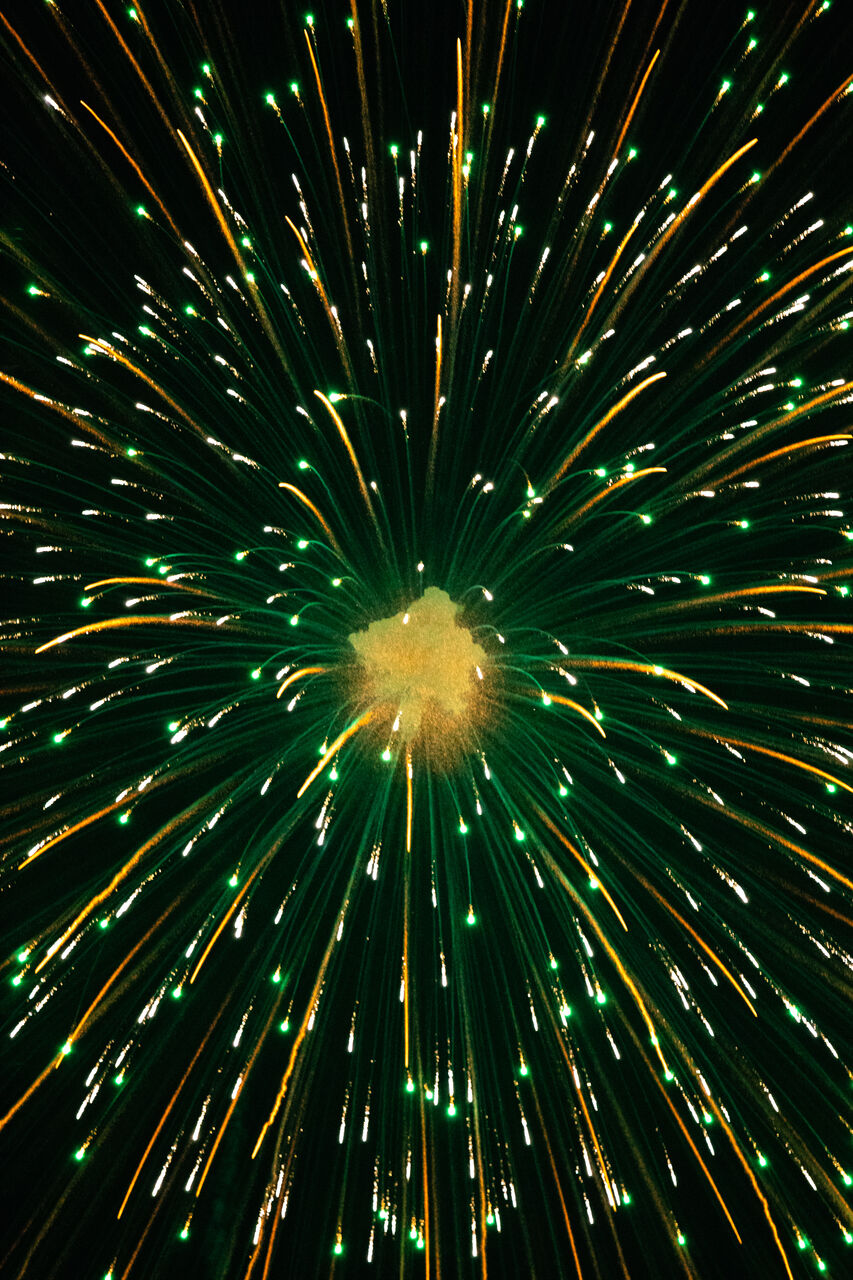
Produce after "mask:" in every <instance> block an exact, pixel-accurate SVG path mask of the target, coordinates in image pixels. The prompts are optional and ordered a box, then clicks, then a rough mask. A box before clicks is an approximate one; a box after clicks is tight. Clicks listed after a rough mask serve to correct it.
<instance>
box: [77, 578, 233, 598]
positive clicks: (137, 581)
mask: <svg viewBox="0 0 853 1280" xmlns="http://www.w3.org/2000/svg"><path fill="white" fill-rule="evenodd" d="M112 586H128V587H130V586H154V587H172V589H173V590H174V591H187V592H189V593H190V595H194V596H204V597H205V598H206V599H208V600H211V599H216V598H217V597H216V596H215V595H214V593H213V592H212V591H205V590H203V588H202V587H190V586H187V584H186V583H185V582H170V581H169V579H168V578H101V579H100V581H99V582H87V583H86V586H85V587H84V588H83V590H84V591H97V590H98V589H99V588H100V587H112Z"/></svg>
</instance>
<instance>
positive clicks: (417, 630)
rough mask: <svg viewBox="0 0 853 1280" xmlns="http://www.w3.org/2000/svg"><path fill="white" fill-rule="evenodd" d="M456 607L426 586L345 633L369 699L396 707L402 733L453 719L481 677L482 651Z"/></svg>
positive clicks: (464, 708)
mask: <svg viewBox="0 0 853 1280" xmlns="http://www.w3.org/2000/svg"><path fill="white" fill-rule="evenodd" d="M458 611H459V606H458V605H457V604H454V602H453V601H452V600H451V599H450V596H449V595H448V594H447V592H446V591H442V590H441V588H440V587H427V589H426V591H425V592H424V594H423V595H422V596H421V597H420V599H418V600H414V601H412V603H411V604H410V605H408V607H407V608H405V609H404V610H402V612H400V613H395V614H394V616H393V617H391V618H379V619H378V620H377V621H376V622H371V624H370V626H369V627H368V628H367V630H366V631H356V632H355V633H354V634H353V635H351V636H350V637H349V641H350V644H351V645H352V646H353V648H354V649H355V651H356V653H357V654H358V657H359V660H360V662H361V665H362V667H363V669H364V674H365V676H366V677H367V682H368V688H369V696H370V698H371V700H373V701H375V702H377V703H379V704H385V705H387V706H392V707H395V708H396V709H397V714H396V717H395V721H394V728H395V729H398V730H399V731H400V732H401V733H402V734H403V736H404V737H405V738H412V737H416V736H417V735H419V734H421V733H423V732H426V733H429V732H431V731H434V730H436V729H438V728H439V727H440V726H447V725H448V721H449V722H450V725H451V726H452V725H454V724H458V722H459V721H460V720H461V719H462V718H463V717H465V715H466V713H467V712H468V711H469V709H470V703H471V699H472V696H473V694H474V692H475V688H476V684H475V682H476V681H477V680H478V678H479V679H480V680H481V679H482V678H483V675H482V673H483V669H484V667H485V666H486V663H487V658H486V653H485V651H484V650H483V649H482V648H481V647H480V645H478V644H477V643H476V642H475V641H474V639H473V637H472V635H471V632H470V631H469V630H468V629H467V628H466V627H463V626H461V625H460V624H459V623H458V622H457V620H456V615H457V613H458Z"/></svg>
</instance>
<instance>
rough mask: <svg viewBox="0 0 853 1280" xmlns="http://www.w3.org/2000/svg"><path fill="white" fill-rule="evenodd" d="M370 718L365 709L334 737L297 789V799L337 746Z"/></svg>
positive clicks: (369, 712)
mask: <svg viewBox="0 0 853 1280" xmlns="http://www.w3.org/2000/svg"><path fill="white" fill-rule="evenodd" d="M372 718H373V712H372V711H365V712H364V714H363V715H360V716H359V717H358V719H357V720H355V721H353V723H352V724H351V725H350V726H349V728H347V729H344V731H343V733H339V734H338V736H337V738H335V740H334V742H333V743H332V745H331V746H330V747H329V749H328V751H326V752H325V753H324V754H323V756H322V758H321V760H320V762H319V764H317V765H316V766H315V768H313V769H312V770H311V772H310V773H309V774H308V777H307V778H306V779H305V781H304V782H303V784H302V786H301V787H300V788H299V790H298V791H297V793H296V798H297V800H298V799H299V797H300V796H301V795H302V794H303V793H304V792H306V791H307V790H308V788H309V787H310V786H311V783H312V782H313V781H314V779H315V778H316V777H317V774H318V773H321V772H322V770H323V769H325V767H326V765H327V764H328V763H329V761H330V760H331V759H332V757H333V756H334V754H335V752H336V751H338V750H339V748H340V747H342V746H343V744H344V743H345V742H346V740H347V739H348V738H351V737H352V735H353V734H354V733H357V732H358V730H359V729H361V728H363V726H364V725H366V724H367V722H368V721H369V720H372Z"/></svg>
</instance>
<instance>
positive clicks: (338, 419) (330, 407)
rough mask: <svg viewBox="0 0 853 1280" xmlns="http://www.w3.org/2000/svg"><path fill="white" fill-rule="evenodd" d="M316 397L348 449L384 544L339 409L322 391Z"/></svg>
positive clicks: (366, 503)
mask: <svg viewBox="0 0 853 1280" xmlns="http://www.w3.org/2000/svg"><path fill="white" fill-rule="evenodd" d="M314 395H315V396H316V397H317V399H318V400H320V401H322V403H323V404H324V405H325V406H326V408H327V409H328V411H329V414H330V415H331V419H332V421H333V422H334V424H335V426H336V427H337V429H338V435H339V436H340V437H341V440H342V441H343V443H344V448H345V449H346V451H347V454H348V455H349V460H350V462H351V463H352V467H353V471H354V472H355V475H356V479H357V480H358V487H359V490H360V492H361V496H362V498H363V499H364V505H365V506H366V507H367V510H368V513H369V515H370V518H371V520H372V521H373V527H374V529H375V530H376V533H377V535H378V537H379V541H380V542H382V534H381V533H380V531H379V524H378V521H377V519H376V512H375V511H374V510H373V503H372V501H371V499H370V491H369V490H368V488H367V484H366V483H365V479H364V475H363V474H362V470H361V466H360V465H359V461H358V458H357V457H356V453H355V449H354V448H353V447H352V443H351V441H350V438H349V436H348V435H347V429H346V427H345V426H344V424H343V420H342V418H341V415H340V414H339V413H338V411H337V409H336V408H335V406H334V405H333V404H332V402H331V400H329V399H328V397H327V396H324V395H323V393H322V391H315V392H314Z"/></svg>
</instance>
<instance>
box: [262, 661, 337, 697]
mask: <svg viewBox="0 0 853 1280" xmlns="http://www.w3.org/2000/svg"><path fill="white" fill-rule="evenodd" d="M327 670H328V668H327V667H300V669H299V670H298V671H291V673H290V675H289V676H288V677H287V679H286V680H284V681H282V683H281V684H280V685H279V688H278V693H277V694H276V695H275V696H276V698H280V697H281V695H282V694H283V693H284V691H285V689H287V688H289V687H290V685H292V684H293V682H294V681H295V680H301V679H302V677H303V676H313V675H322V674H323V673H324V672H325V671H327Z"/></svg>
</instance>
